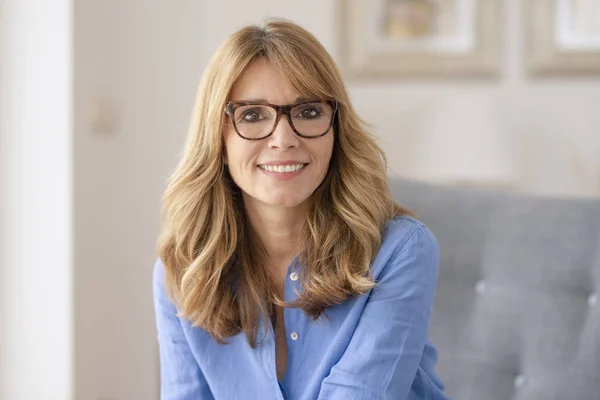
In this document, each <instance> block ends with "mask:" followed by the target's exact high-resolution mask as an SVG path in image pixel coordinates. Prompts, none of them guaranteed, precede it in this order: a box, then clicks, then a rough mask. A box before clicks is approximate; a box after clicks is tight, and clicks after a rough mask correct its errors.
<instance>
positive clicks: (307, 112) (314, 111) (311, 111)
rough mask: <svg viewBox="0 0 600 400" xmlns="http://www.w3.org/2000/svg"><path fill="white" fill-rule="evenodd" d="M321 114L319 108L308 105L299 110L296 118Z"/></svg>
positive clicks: (306, 117) (310, 117)
mask: <svg viewBox="0 0 600 400" xmlns="http://www.w3.org/2000/svg"><path fill="white" fill-rule="evenodd" d="M320 116H321V109H320V108H319V107H318V106H316V105H308V106H305V107H303V108H301V109H300V110H299V112H298V113H297V114H296V116H295V117H296V118H303V119H314V118H318V117H320Z"/></svg>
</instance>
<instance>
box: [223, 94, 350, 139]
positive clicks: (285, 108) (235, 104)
mask: <svg viewBox="0 0 600 400" xmlns="http://www.w3.org/2000/svg"><path fill="white" fill-rule="evenodd" d="M310 103H321V104H327V105H329V106H331V108H332V109H333V112H332V113H331V121H329V126H328V127H327V129H326V130H325V132H323V133H321V134H320V135H314V136H307V135H303V134H301V133H300V132H298V131H297V130H296V127H295V126H294V122H293V121H292V115H291V114H290V112H291V111H292V108H294V107H297V106H301V105H302V104H310ZM249 105H258V106H267V107H271V108H273V109H274V110H275V112H276V113H277V118H276V119H275V124H274V125H273V129H272V130H271V132H269V133H268V134H267V135H265V136H262V137H259V138H247V137H245V136H244V135H242V134H241V133H240V131H239V130H238V128H237V125H236V123H235V118H234V117H233V114H234V112H235V110H236V108H239V107H242V106H249ZM337 111H338V104H337V101H336V100H332V99H314V100H305V101H301V102H299V103H294V104H286V105H282V106H279V105H277V104H271V103H264V102H261V101H230V102H228V103H227V105H226V106H225V114H227V115H229V119H230V120H231V123H232V124H233V128H234V129H235V133H237V134H238V136H239V137H241V138H242V139H246V140H262V139H266V138H268V137H269V136H271V135H272V134H273V132H275V129H277V125H278V124H279V119H280V118H281V116H282V115H286V116H287V118H288V122H289V124H290V127H291V128H292V130H293V131H294V133H295V134H296V135H298V136H300V137H303V138H306V139H316V138H319V137H322V136H325V135H326V134H327V132H329V131H330V130H331V127H332V126H333V123H334V122H335V117H336V114H337Z"/></svg>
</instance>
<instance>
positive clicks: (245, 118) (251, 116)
mask: <svg viewBox="0 0 600 400" xmlns="http://www.w3.org/2000/svg"><path fill="white" fill-rule="evenodd" d="M263 118H264V117H263V116H262V115H261V113H260V112H259V111H258V110H246V111H244V112H243V113H242V114H241V115H240V121H241V122H258V121H260V120H261V119H263Z"/></svg>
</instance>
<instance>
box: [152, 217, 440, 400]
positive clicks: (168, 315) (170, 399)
mask: <svg viewBox="0 0 600 400" xmlns="http://www.w3.org/2000/svg"><path fill="white" fill-rule="evenodd" d="M296 261H297V259H295V260H294V261H292V263H291V264H290V265H289V266H288V275H287V276H288V279H287V280H286V283H285V300H286V301H293V300H295V299H296V298H297V295H296V294H295V290H297V291H298V292H300V291H301V283H300V280H298V278H297V275H296V274H295V273H294V272H295V271H297V269H298V265H297V262H296ZM438 262H439V253H438V243H437V240H436V239H435V237H434V236H433V234H432V233H431V231H430V230H429V229H428V228H427V227H426V226H425V225H423V224H422V223H421V222H419V221H417V220H416V219H414V218H411V217H408V216H402V217H397V218H395V219H394V220H392V221H390V222H389V223H388V225H387V227H386V229H385V231H384V233H383V240H382V245H381V247H380V249H379V251H378V253H377V255H376V257H375V259H374V261H373V263H372V273H373V277H374V279H375V281H376V282H377V283H378V285H377V286H376V287H375V288H373V289H372V290H371V291H370V292H369V293H366V294H364V295H362V296H359V297H353V298H350V299H348V300H346V302H344V303H343V304H340V305H336V306H333V307H329V308H327V309H326V314H327V316H328V318H319V319H318V320H317V321H314V320H313V319H312V318H311V317H309V316H307V315H306V314H304V312H303V311H302V310H301V309H298V308H286V309H285V310H284V323H285V331H286V334H287V346H288V364H287V369H286V372H285V375H284V377H283V379H282V380H281V381H278V379H277V373H276V369H275V338H274V334H273V330H272V329H267V328H270V327H266V326H265V324H264V323H261V325H260V329H259V335H258V338H259V339H260V338H261V337H263V335H264V334H265V332H266V333H267V335H266V337H265V339H264V340H263V341H262V343H260V341H258V343H259V345H258V347H257V348H255V349H253V348H251V347H250V346H249V345H248V342H247V340H246V337H245V335H244V334H243V333H240V334H238V335H236V336H233V337H231V338H229V339H228V342H229V344H218V343H217V342H215V341H214V340H213V339H212V338H211V336H210V335H209V334H208V333H207V332H206V331H205V330H203V329H200V328H197V327H193V326H192V325H191V324H190V322H189V321H187V320H184V319H183V318H179V317H177V316H176V314H177V309H176V307H175V306H174V304H173V303H172V302H171V301H170V300H169V298H168V297H167V296H166V294H165V287H164V270H163V268H164V267H163V264H162V262H161V260H160V259H159V260H157V262H156V265H155V268H154V303H155V311H156V323H157V328H158V341H159V349H160V362H161V393H162V395H161V398H162V400H205V399H217V400H240V399H244V400H245V399H261V400H263V399H265V400H270V399H279V400H283V399H289V400H312V399H327V400H353V399H357V400H370V399H373V400H378V399H382V400H383V399H402V400H403V399H409V400H417V399H419V400H423V399H427V400H438V399H439V400H446V399H448V397H447V396H446V395H445V394H444V393H443V388H444V385H443V383H442V382H441V380H440V378H439V377H438V375H437V374H436V373H435V371H434V366H435V363H436V361H437V350H436V348H435V346H434V345H433V344H432V343H431V342H430V341H429V339H428V330H429V319H430V315H431V309H432V305H433V299H434V292H435V287H436V282H437V274H438Z"/></svg>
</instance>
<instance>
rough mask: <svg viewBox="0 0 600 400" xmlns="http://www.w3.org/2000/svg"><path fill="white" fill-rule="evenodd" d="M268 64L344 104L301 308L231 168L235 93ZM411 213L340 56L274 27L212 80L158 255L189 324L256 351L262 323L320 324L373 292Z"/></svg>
mask: <svg viewBox="0 0 600 400" xmlns="http://www.w3.org/2000/svg"><path fill="white" fill-rule="evenodd" d="M259 58H261V59H266V60H268V61H269V62H270V63H272V65H273V66H274V67H275V68H277V69H278V70H279V71H280V72H281V73H282V74H284V76H285V77H286V78H287V79H288V80H289V82H290V83H291V84H292V85H293V87H294V88H295V89H296V90H297V91H298V92H299V93H300V94H301V95H302V96H303V97H305V98H333V99H336V100H337V102H338V113H337V118H336V121H335V125H334V135H335V140H334V148H333V154H332V158H331V162H330V167H329V171H328V173H327V175H326V177H325V178H324V180H323V182H322V183H321V185H320V186H319V187H318V188H317V190H316V191H315V192H314V193H313V195H312V196H311V198H310V200H309V201H310V207H309V212H308V213H307V215H306V222H305V224H304V231H303V237H302V242H301V243H302V244H303V250H302V252H301V253H300V254H299V255H298V261H299V265H300V266H301V267H300V268H301V270H300V278H301V279H300V281H301V282H302V290H301V293H299V297H298V299H297V300H296V301H295V302H293V303H284V302H283V301H282V299H279V298H278V297H277V296H276V294H275V291H274V286H273V285H272V283H271V279H270V276H269V275H268V273H267V271H266V268H264V267H263V266H264V265H265V260H266V258H267V255H266V252H265V249H264V246H263V245H262V244H261V243H260V242H259V241H258V239H256V235H254V234H253V232H252V227H251V226H250V224H249V222H248V220H247V216H246V215H245V213H244V211H243V203H242V199H241V194H240V189H239V188H238V187H237V185H235V183H234V182H233V181H232V178H231V176H230V175H229V172H228V170H227V169H226V168H225V166H224V162H223V160H224V134H225V129H226V115H225V112H224V108H225V105H226V103H227V101H228V96H229V93H230V91H231V88H232V86H233V85H234V83H235V82H236V81H237V79H238V78H239V77H240V75H241V74H242V73H243V72H244V70H245V68H246V67H247V66H248V65H249V64H250V63H251V62H253V61H254V60H256V59H259ZM407 213H409V212H408V211H407V210H405V209H404V208H402V207H401V206H399V205H398V204H396V203H395V202H394V200H393V199H392V196H391V193H390V189H389V184H388V180H387V176H386V159H385V156H384V153H383V151H382V150H381V149H380V148H379V147H378V145H377V144H376V143H375V140H374V138H373V136H372V135H371V134H370V133H369V131H368V129H367V128H366V124H365V123H364V122H363V121H361V119H360V118H359V117H358V116H357V114H356V112H355V111H354V109H353V108H352V105H351V104H350V100H349V95H348V93H347V90H346V88H345V86H344V84H343V82H342V79H341V75H340V72H339V71H338V69H337V67H336V66H335V63H334V61H333V59H332V58H331V56H330V55H329V54H328V53H327V51H326V50H325V49H324V48H323V46H322V45H321V44H320V43H319V42H318V41H317V39H316V38H315V37H314V36H313V35H312V34H310V33H309V32H307V31H306V30H304V29H303V28H301V27H299V26H298V25H295V24H294V23H291V22H289V21H285V20H280V19H277V20H273V19H272V20H268V21H266V22H264V23H263V24H261V25H259V26H254V25H253V26H247V27H245V28H243V29H241V30H239V31H237V32H236V33H234V34H233V35H231V36H230V37H229V38H228V39H227V40H226V41H225V42H224V43H223V44H222V45H221V46H220V47H219V49H218V50H217V51H216V53H215V54H214V56H213V57H212V59H211V60H210V62H209V65H208V67H207V68H206V70H205V72H204V74H203V76H202V79H201V82H200V85H199V88H198V91H197V96H196V102H195V106H194V109H193V114H192V117H191V125H190V129H189V132H188V136H187V139H186V143H185V147H184V151H183V154H182V157H181V160H180V162H179V164H178V165H177V167H176V168H175V170H174V171H173V173H172V175H171V177H170V179H169V181H168V184H167V188H166V191H165V193H164V196H163V204H162V214H161V215H162V221H163V223H162V229H161V233H160V237H159V240H158V253H159V254H158V255H159V257H160V259H161V260H162V262H163V264H164V269H165V282H166V287H167V290H168V292H169V295H170V297H171V298H172V299H173V301H174V302H175V303H176V304H177V306H178V309H179V312H180V316H181V317H184V318H186V319H188V320H189V321H190V322H191V323H192V324H193V325H194V326H198V327H200V328H202V329H204V330H206V331H207V332H209V333H210V334H211V336H212V337H213V338H214V339H215V340H216V341H218V342H219V343H225V342H226V340H225V339H226V338H228V337H231V336H233V335H235V334H237V333H239V332H244V333H245V334H246V337H247V339H248V342H249V343H250V345H251V346H252V347H255V346H256V342H257V335H258V331H259V323H260V319H261V318H264V321H265V322H268V319H269V317H270V316H272V313H273V312H274V307H275V305H281V306H285V307H299V308H301V309H302V310H303V311H304V312H305V313H306V314H308V315H310V316H311V317H312V318H314V319H318V318H319V317H320V316H321V315H322V314H323V312H324V310H325V309H326V308H327V307H330V306H332V305H335V304H339V303H342V302H344V301H345V300H346V299H348V298H349V297H351V296H359V295H361V294H364V293H366V292H368V291H369V290H370V289H371V288H373V287H374V286H375V283H374V282H373V279H372V276H371V275H370V265H371V262H372V260H373V258H374V257H375V255H376V254H377V251H378V249H379V247H380V245H381V240H382V239H381V237H382V232H383V229H384V227H385V226H386V224H387V222H388V221H389V220H390V219H391V218H393V217H395V216H398V215H402V214H407ZM266 326H270V325H269V324H267V325H266Z"/></svg>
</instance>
